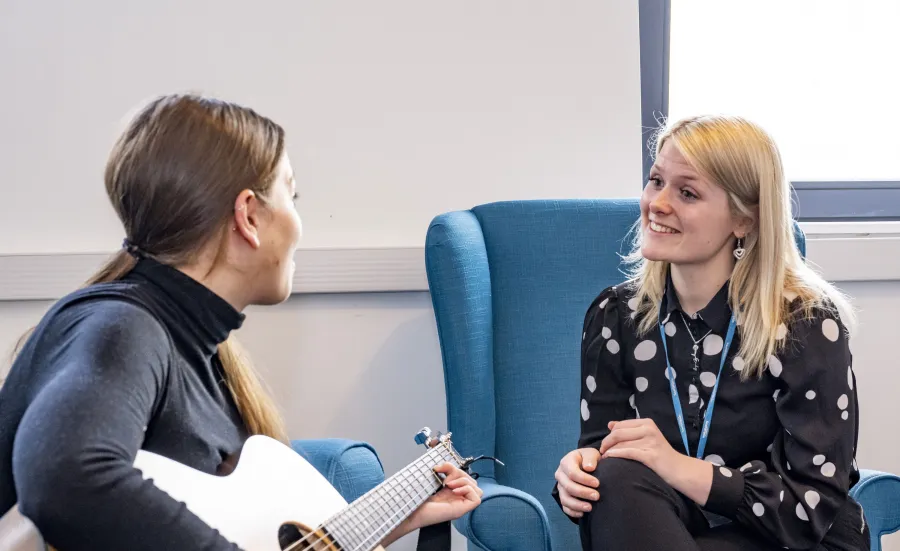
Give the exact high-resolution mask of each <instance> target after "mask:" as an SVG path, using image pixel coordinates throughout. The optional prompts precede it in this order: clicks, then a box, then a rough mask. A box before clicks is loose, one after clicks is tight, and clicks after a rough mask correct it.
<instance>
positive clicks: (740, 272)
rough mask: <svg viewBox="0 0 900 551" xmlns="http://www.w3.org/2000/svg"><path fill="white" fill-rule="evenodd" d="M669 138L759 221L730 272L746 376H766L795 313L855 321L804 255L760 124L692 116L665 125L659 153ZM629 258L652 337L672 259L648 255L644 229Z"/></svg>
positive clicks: (738, 211)
mask: <svg viewBox="0 0 900 551" xmlns="http://www.w3.org/2000/svg"><path fill="white" fill-rule="evenodd" d="M666 143H671V145H672V146H674V147H675V148H676V149H677V150H678V151H679V152H680V153H681V154H682V155H683V156H684V158H685V159H686V160H687V162H688V163H690V164H691V166H692V167H693V168H694V169H695V170H696V171H697V172H698V173H699V174H700V175H701V176H703V177H704V178H706V179H708V180H709V181H710V182H712V183H714V184H716V185H718V186H720V187H721V188H722V189H724V190H725V191H726V192H727V194H728V203H729V206H730V208H731V211H732V213H733V214H734V215H736V216H748V217H753V218H756V220H757V223H756V224H755V226H754V228H753V229H752V230H751V231H750V232H749V233H748V234H747V235H746V236H745V237H744V245H743V246H744V249H746V252H745V253H744V257H743V259H741V260H740V261H739V262H737V263H736V265H735V268H734V271H733V272H732V274H731V280H730V286H729V295H728V300H729V303H730V305H731V307H732V309H733V311H734V313H735V317H736V319H737V322H738V324H739V325H740V332H741V347H740V350H739V351H738V354H739V355H740V356H741V358H742V359H743V360H744V369H743V370H742V373H741V377H742V378H743V379H746V378H748V377H750V376H761V375H762V374H763V372H764V371H765V369H766V364H767V361H768V358H769V356H771V355H774V354H775V353H776V352H778V351H779V350H780V347H781V346H783V342H784V340H781V341H780V340H779V339H778V333H779V327H780V326H782V324H784V325H785V326H787V325H788V324H789V323H790V322H791V321H792V320H791V316H792V315H795V316H796V315H799V316H802V317H805V318H810V317H812V316H813V315H814V310H815V309H817V308H822V309H826V310H828V311H830V312H833V313H834V315H838V313H839V312H840V314H842V318H841V319H842V321H843V323H844V326H845V327H847V328H850V327H852V326H853V322H854V320H853V311H852V309H851V307H850V303H849V301H848V300H847V298H846V297H845V296H844V295H843V294H842V293H841V292H840V291H838V290H837V289H836V288H835V287H834V286H832V285H831V284H829V283H828V282H827V281H825V280H824V279H823V278H822V277H821V276H819V275H818V274H817V273H816V272H815V271H813V270H812V269H811V268H810V266H808V265H807V263H806V262H804V260H803V258H802V256H801V255H800V251H799V250H798V248H797V246H796V242H795V238H794V230H793V219H792V217H791V206H790V188H789V186H788V183H787V181H786V180H785V178H784V174H783V169H782V163H781V155H780V154H779V152H778V148H777V146H776V145H775V143H774V141H773V140H772V138H771V137H770V136H769V135H768V134H767V133H766V132H765V131H764V130H763V129H762V128H760V127H759V126H758V125H756V124H754V123H752V122H750V121H747V120H745V119H742V118H740V117H733V116H701V117H690V118H686V119H682V120H679V121H677V122H675V123H674V124H672V125H671V126H669V127H668V128H667V129H666V128H663V129H661V130H660V133H659V135H658V137H657V139H656V154H657V155H658V154H659V152H660V150H662V147H663V146H664V145H665V144H666ZM754 211H755V212H756V214H758V216H754V214H755V212H754ZM626 262H627V263H628V264H629V265H630V270H629V275H630V286H631V287H632V288H633V289H634V290H635V291H636V294H635V297H636V298H637V299H638V300H637V303H638V305H639V306H638V312H637V316H638V317H637V318H636V319H637V320H639V321H638V331H639V332H640V333H642V334H646V333H647V332H649V331H650V330H652V329H654V328H655V326H656V323H657V319H658V315H659V305H660V301H661V300H662V297H663V295H664V293H665V286H666V277H667V274H668V271H669V263H668V262H665V261H652V260H647V259H645V258H643V256H642V255H641V232H640V231H637V232H635V239H634V248H633V250H632V252H631V254H630V255H629V256H628V257H627V258H626ZM794 296H796V297H799V307H796V308H792V307H791V300H787V299H786V297H790V299H793V298H794Z"/></svg>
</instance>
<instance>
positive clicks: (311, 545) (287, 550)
mask: <svg viewBox="0 0 900 551" xmlns="http://www.w3.org/2000/svg"><path fill="white" fill-rule="evenodd" d="M418 474H423V472H419V473H418ZM417 481H419V482H422V481H421V480H418V477H417ZM421 498H422V494H421V493H420V492H419V490H416V496H415V497H413V498H412V499H410V500H408V501H407V502H406V503H404V504H403V505H401V506H400V511H399V512H400V513H403V512H405V511H404V510H405V509H406V508H407V507H408V506H409V505H410V504H411V503H413V502H415V501H416V500H417V499H421ZM425 499H426V500H427V499H428V494H425ZM342 513H343V511H342ZM396 514H397V513H394V515H392V516H391V517H390V518H389V519H388V521H386V522H385V523H383V524H382V525H381V526H379V527H378V528H377V529H376V530H375V532H374V533H373V534H371V535H370V536H369V537H367V538H366V539H365V540H363V541H362V542H360V543H359V544H357V545H356V547H354V548H353V551H356V550H358V549H360V546H363V545H365V544H366V542H368V540H370V539H371V538H372V536H373V535H376V534H377V533H378V532H380V531H381V530H382V529H383V528H384V527H385V526H386V525H387V524H389V523H390V522H392V521H393V517H394V516H396ZM337 516H339V515H335V517H337ZM328 522H330V521H326V522H325V523H322V525H321V526H319V529H317V530H316V531H315V532H311V533H310V534H309V535H307V536H306V537H304V538H302V539H300V540H297V541H296V542H294V543H293V544H291V545H289V546H288V547H287V548H285V550H284V551H294V549H295V548H296V547H297V546H298V545H300V544H301V543H307V544H308V545H307V546H306V547H304V549H306V550H308V549H313V548H314V546H315V545H317V544H319V543H321V542H322V541H323V540H325V539H326V536H325V535H322V536H320V537H319V538H318V539H316V540H315V541H312V542H307V541H306V540H307V539H308V538H310V537H312V536H315V535H316V533H318V532H319V530H321V529H322V528H324V527H325V524H327V523H328ZM343 528H344V527H341V529H342V530H343ZM323 533H324V532H323ZM385 535H387V534H385ZM335 536H337V534H333V535H332V537H335ZM352 536H355V534H353V533H352V532H351V533H350V534H349V536H348V539H351V537H352ZM332 543H334V544H335V545H337V546H338V547H340V548H341V549H342V550H343V549H344V547H343V545H341V544H339V543H338V542H337V541H334V540H333V539H332ZM349 543H351V544H353V543H354V542H352V541H350V542H349Z"/></svg>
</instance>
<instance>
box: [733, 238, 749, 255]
mask: <svg viewBox="0 0 900 551" xmlns="http://www.w3.org/2000/svg"><path fill="white" fill-rule="evenodd" d="M745 252H747V249H745V248H744V238H743V237H738V238H737V247H735V248H734V257H735V258H736V259H738V260H740V259H742V258H744V253H745Z"/></svg>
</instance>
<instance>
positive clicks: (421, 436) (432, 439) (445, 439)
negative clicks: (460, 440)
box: [416, 427, 504, 478]
mask: <svg viewBox="0 0 900 551" xmlns="http://www.w3.org/2000/svg"><path fill="white" fill-rule="evenodd" d="M451 434H452V433H449V432H448V433H447V434H443V433H441V432H438V433H437V436H432V435H431V429H430V428H428V427H423V428H422V430H420V431H419V432H417V433H416V444H419V445H420V446H425V448H426V449H429V450H430V449H433V448H435V447H437V446H444V447H445V448H447V451H448V452H450V455H451V456H452V457H453V459H455V460H456V462H457V464H458V465H459V467H460V468H461V469H463V470H465V471H468V470H469V466H470V465H471V464H472V463H474V462H476V461H481V460H483V459H489V460H491V461H494V462H495V463H497V464H499V465H501V466H504V463H503V461H500V460H499V459H497V458H496V457H490V456H486V455H479V456H478V457H465V458H464V457H463V456H462V455H460V454H459V452H457V451H456V448H454V447H453V442H452V440H451V439H450V437H451ZM472 476H474V477H475V478H477V475H475V474H473V475H472Z"/></svg>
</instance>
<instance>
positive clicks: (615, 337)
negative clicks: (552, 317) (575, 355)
mask: <svg viewBox="0 0 900 551" xmlns="http://www.w3.org/2000/svg"><path fill="white" fill-rule="evenodd" d="M619 309H620V303H619V297H618V292H617V290H616V288H615V287H610V288H609V289H607V290H605V291H604V292H603V293H601V294H600V296H599V297H597V299H596V300H595V301H594V303H593V304H591V307H590V308H589V309H588V311H587V313H586V314H585V319H584V331H583V333H582V343H581V433H580V435H579V438H578V447H579V448H586V447H595V448H596V447H600V442H602V441H603V439H604V438H606V436H607V435H608V434H609V429H608V428H607V425H608V424H609V422H610V421H622V420H624V419H633V418H635V416H636V414H637V410H636V409H634V408H633V404H634V396H633V394H632V393H633V388H632V386H630V385H629V384H627V383H626V382H625V381H626V378H625V376H624V373H623V372H622V366H623V365H624V362H623V361H622V355H623V354H624V351H623V350H622V348H623V347H622V338H621V323H622V321H621V314H620V312H619Z"/></svg>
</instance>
